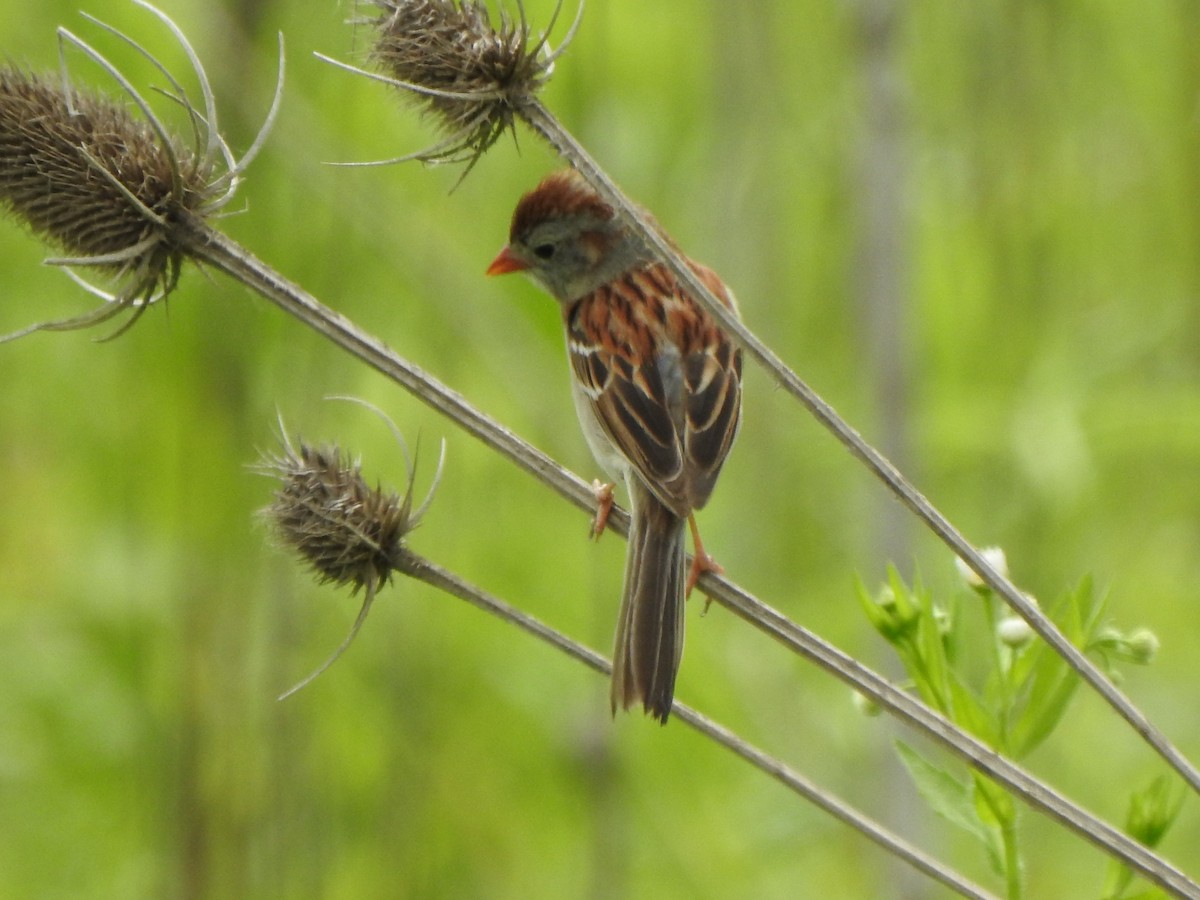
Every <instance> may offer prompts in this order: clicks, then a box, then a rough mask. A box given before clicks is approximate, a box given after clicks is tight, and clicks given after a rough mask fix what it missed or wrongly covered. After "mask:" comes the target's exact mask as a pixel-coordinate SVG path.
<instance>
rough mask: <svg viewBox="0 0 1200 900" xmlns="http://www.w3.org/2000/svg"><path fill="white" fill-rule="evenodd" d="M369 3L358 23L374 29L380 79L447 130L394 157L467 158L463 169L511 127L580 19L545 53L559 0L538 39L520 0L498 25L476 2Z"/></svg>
mask: <svg viewBox="0 0 1200 900" xmlns="http://www.w3.org/2000/svg"><path fill="white" fill-rule="evenodd" d="M371 5H373V6H375V7H377V8H378V10H379V14H378V15H376V16H371V17H363V18H361V19H359V20H358V21H359V23H360V24H365V25H368V26H369V27H371V28H372V29H373V30H374V32H375V38H374V42H373V44H372V47H371V50H370V58H371V60H372V62H374V63H375V64H376V65H377V66H378V67H379V68H380V69H381V70H382V71H383V72H385V73H386V75H387V77H386V78H384V79H383V80H385V81H387V82H388V83H390V84H393V85H395V86H396V87H399V88H401V89H403V90H405V91H406V92H408V93H410V94H412V95H415V97H416V98H417V99H418V101H419V102H421V103H422V104H423V105H424V107H425V109H426V111H427V112H428V113H430V114H431V115H432V116H433V117H434V118H435V119H437V120H438V123H439V125H440V126H441V128H442V129H443V130H444V131H445V132H447V137H446V139H445V140H443V141H441V142H440V143H438V144H435V145H434V146H433V147H430V148H429V149H427V150H423V151H420V152H418V153H414V154H411V155H410V156H407V157H401V158H400V159H420V160H424V161H427V162H460V161H463V160H467V161H469V164H468V166H467V167H466V171H470V169H471V166H473V165H474V164H475V162H476V161H477V160H478V159H479V157H480V156H482V155H483V154H484V153H485V152H486V151H487V150H488V149H489V148H490V147H491V146H492V145H493V144H494V143H495V142H496V141H497V140H499V138H500V136H501V135H502V134H504V132H505V131H506V130H508V129H511V128H512V126H513V117H514V112H515V111H516V110H517V109H518V108H519V107H520V106H521V105H522V103H523V102H524V101H526V100H527V99H528V98H531V97H533V95H534V94H536V93H537V91H538V90H540V89H541V87H542V85H543V84H545V82H546V80H547V79H548V78H549V77H550V73H551V71H552V70H553V68H554V61H555V60H556V59H557V58H558V56H559V55H560V54H561V53H562V52H563V50H565V49H566V46H567V44H569V43H570V41H571V38H572V37H573V36H574V33H575V30H576V28H577V27H578V24H579V18H578V16H577V17H576V20H575V23H574V24H573V25H572V26H571V28H570V30H569V31H568V32H567V35H566V36H565V37H564V39H563V41H562V43H561V45H560V46H559V47H558V49H557V50H554V51H552V52H551V51H549V50H548V45H547V39H548V37H549V34H550V31H551V30H552V29H553V27H554V23H555V21H556V20H557V17H558V13H559V10H560V8H561V3H560V4H559V5H558V6H556V7H555V10H554V15H553V17H552V18H551V21H550V23H549V25H548V26H547V28H546V30H545V31H544V32H542V33H541V35H540V36H536V37H535V36H534V34H533V31H532V29H531V27H530V25H529V24H528V22H527V21H526V19H525V9H524V6H523V5H522V4H521V3H520V0H518V3H517V7H518V13H519V14H518V17H517V19H516V20H514V19H513V18H512V17H511V16H509V15H508V14H506V13H504V12H503V11H502V12H501V13H500V15H499V23H498V25H496V26H493V24H492V20H491V16H490V15H489V13H488V9H487V6H486V4H485V3H484V2H482V0H373V2H372V4H371ZM579 11H580V14H582V11H583V5H582V2H581V3H580V7H579ZM368 74H369V73H368ZM373 77H374V76H373ZM396 161H399V159H397V160H389V162H396ZM464 175H465V172H464Z"/></svg>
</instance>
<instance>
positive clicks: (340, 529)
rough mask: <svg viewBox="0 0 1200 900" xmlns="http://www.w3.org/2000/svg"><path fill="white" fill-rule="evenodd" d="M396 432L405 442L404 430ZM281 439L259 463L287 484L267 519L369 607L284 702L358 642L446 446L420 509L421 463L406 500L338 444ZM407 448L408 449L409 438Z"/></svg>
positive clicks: (410, 466) (320, 572)
mask: <svg viewBox="0 0 1200 900" xmlns="http://www.w3.org/2000/svg"><path fill="white" fill-rule="evenodd" d="M388 424H389V425H391V423H390V422H389V423H388ZM392 429H393V433H394V434H395V435H396V437H397V439H398V440H400V436H399V433H398V431H396V429H395V427H394V426H392ZM280 434H281V435H283V437H282V441H281V442H282V447H281V449H280V450H279V451H278V452H276V453H273V454H264V456H263V458H262V459H261V460H260V462H259V463H258V465H257V466H256V468H257V470H258V471H260V472H262V473H264V474H267V475H271V476H273V477H276V478H278V479H279V480H280V485H279V487H278V488H277V489H276V491H275V495H274V498H273V499H272V501H271V503H270V505H269V506H267V507H266V508H265V509H264V510H263V511H262V514H263V516H264V518H266V519H267V520H268V522H269V523H270V524H271V526H272V528H273V530H274V531H275V533H276V535H277V536H278V538H279V540H280V542H281V543H282V544H283V545H284V546H286V547H288V548H289V549H291V550H292V551H293V552H294V553H295V554H296V555H297V556H299V557H300V559H301V560H302V561H303V562H304V563H306V564H307V565H308V566H309V567H310V568H311V569H312V571H313V573H314V574H315V575H316V576H317V578H318V579H319V580H320V581H321V583H327V582H329V583H333V584H336V585H338V586H348V587H349V588H350V593H351V594H352V595H353V594H356V593H358V591H359V590H362V591H363V603H362V606H361V608H360V609H359V613H358V617H357V619H356V620H355V622H354V625H353V626H352V627H351V629H350V633H349V634H348V635H347V636H346V639H345V640H344V641H343V642H342V644H341V645H340V646H339V647H338V648H337V650H335V651H334V653H333V655H332V656H330V657H329V659H328V660H326V661H325V663H324V664H322V665H321V666H320V667H319V668H318V669H317V670H316V671H315V672H313V673H312V674H311V675H309V676H308V677H307V678H305V679H304V680H303V681H301V682H300V683H299V684H297V685H296V686H295V687H292V688H291V689H289V690H288V691H286V692H285V693H283V694H282V695H281V696H280V698H279V699H281V700H282V699H284V698H285V697H288V696H290V695H291V694H293V693H295V692H296V691H298V690H300V689H301V688H303V687H305V686H306V685H308V684H309V683H311V682H312V681H313V680H314V679H315V678H316V677H317V676H319V675H320V674H321V673H322V672H324V671H325V670H326V669H328V668H329V667H330V666H331V665H332V664H333V663H334V662H335V661H336V660H337V658H338V657H339V656H341V655H342V653H343V652H344V651H345V650H346V648H347V647H349V646H350V644H351V643H352V642H353V640H354V638H355V636H356V635H357V634H358V631H359V629H360V628H361V627H362V624H363V622H364V621H366V618H367V613H368V611H369V610H370V608H371V604H372V603H373V602H374V600H375V595H376V592H377V591H378V589H379V588H380V587H382V586H383V585H384V584H385V583H387V582H388V581H389V580H390V579H391V576H392V572H393V571H394V570H395V569H396V568H397V567H398V566H399V565H400V563H401V560H402V554H403V551H404V541H405V538H406V537H407V536H408V534H409V532H411V531H412V530H413V529H414V528H416V527H417V525H418V524H420V521H421V518H422V517H423V516H424V514H425V512H426V510H427V509H428V508H429V504H430V502H431V500H432V499H433V492H434V490H435V489H436V487H437V483H438V481H439V480H440V479H441V473H442V464H443V462H444V461H445V444H443V445H442V453H441V457H440V459H439V461H438V467H437V472H436V473H435V475H434V478H433V484H432V486H431V487H430V489H429V493H428V495H427V496H426V498H425V500H424V501H423V502H422V503H421V505H420V506H419V507H418V508H416V509H413V480H414V473H415V465H416V460H415V458H414V459H413V460H412V461H408V462H407V463H406V465H407V475H408V486H407V488H406V489H405V492H404V495H403V496H400V495H399V494H396V493H394V492H391V491H385V490H383V489H382V488H380V487H378V486H376V487H371V486H370V485H369V484H367V482H366V480H365V479H364V478H363V476H362V471H361V467H360V464H359V463H358V462H356V461H353V460H351V459H350V458H349V457H348V456H347V455H346V454H344V453H343V452H342V451H341V450H340V449H339V448H338V447H337V446H334V445H326V446H319V447H314V446H312V445H310V444H307V443H305V442H304V441H297V442H295V443H293V442H292V441H290V440H289V439H288V438H287V437H286V433H285V432H284V431H283V428H282V423H281V427H280ZM400 443H401V447H402V448H403V446H404V445H403V441H402V440H400Z"/></svg>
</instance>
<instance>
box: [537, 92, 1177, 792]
mask: <svg viewBox="0 0 1200 900" xmlns="http://www.w3.org/2000/svg"><path fill="white" fill-rule="evenodd" d="M516 111H517V115H519V116H520V117H521V118H522V119H523V120H524V121H525V122H526V124H528V125H529V127H530V128H532V129H533V130H534V131H535V132H537V133H538V134H539V135H541V136H542V137H543V138H545V139H546V141H548V142H549V143H550V145H551V146H552V147H554V149H555V150H557V151H558V152H559V153H560V154H561V155H562V156H563V157H564V158H565V159H567V160H569V161H570V162H571V163H572V164H573V165H574V166H576V167H577V168H578V169H579V170H580V171H581V172H582V173H583V174H584V175H585V176H586V177H587V179H588V181H590V182H591V183H592V186H593V187H594V188H595V189H596V190H597V192H598V193H599V194H600V196H601V197H602V198H603V199H604V200H605V202H607V203H609V204H610V205H611V206H612V207H613V209H614V210H615V211H616V213H617V215H618V216H619V217H620V219H621V221H622V222H623V223H624V224H625V225H626V226H627V227H628V228H630V229H631V230H633V231H634V232H635V233H636V234H639V235H640V236H641V237H642V238H643V239H644V240H645V242H646V244H647V246H648V247H649V248H650V249H651V250H653V251H654V253H655V254H656V255H657V256H658V257H660V258H661V259H662V260H663V262H665V263H666V264H667V266H668V267H669V268H670V269H671V272H672V273H673V274H674V275H675V277H676V278H677V279H679V281H680V282H681V283H682V284H683V285H684V286H685V287H686V288H687V290H688V291H689V292H690V293H691V294H692V295H693V296H694V297H696V299H697V300H698V301H699V302H700V304H701V305H702V306H703V307H704V308H705V310H706V311H707V312H708V313H709V314H710V315H711V316H712V317H713V318H714V319H716V320H717V321H718V322H719V323H720V325H721V327H722V328H723V329H724V330H725V331H726V332H727V333H728V334H729V335H730V337H732V338H733V340H734V341H735V342H736V343H737V344H738V346H739V347H741V348H742V349H743V350H744V351H745V352H746V353H747V354H749V356H750V357H751V358H752V359H754V361H755V362H757V363H758V364H759V365H760V366H762V367H763V369H765V370H766V371H767V373H768V374H769V375H770V376H771V377H772V378H773V379H774V380H775V381H776V382H777V383H778V384H779V385H781V386H782V387H783V388H784V389H785V390H787V391H788V393H790V394H792V396H794V397H795V398H796V399H797V400H799V401H800V403H801V404H803V406H804V407H805V408H806V409H807V410H808V411H809V412H810V413H811V414H812V415H813V416H814V418H816V419H817V421H818V422H820V423H821V424H822V425H823V426H825V428H826V429H827V430H829V431H830V432H831V433H832V434H833V435H834V437H835V438H837V440H838V442H839V443H841V444H842V446H844V447H845V448H846V449H847V450H849V451H850V453H851V454H852V455H853V456H854V457H856V458H857V459H858V460H859V461H860V462H862V463H863V464H864V465H865V466H866V467H867V468H868V469H869V470H870V471H871V472H872V474H874V475H875V476H876V477H878V478H879V479H880V480H881V481H882V482H883V483H884V485H886V487H887V489H888V490H889V491H891V492H892V493H893V494H895V495H896V497H898V498H899V499H900V501H901V502H903V503H904V505H905V506H907V507H908V508H909V509H910V510H911V511H912V512H913V513H914V514H915V515H916V516H917V517H918V518H919V519H920V520H921V521H922V522H924V523H925V525H926V526H927V527H928V528H929V529H930V530H931V531H932V532H933V533H934V534H935V535H937V536H938V538H940V539H941V541H942V542H943V543H944V544H946V546H948V547H949V548H950V549H951V550H953V551H954V553H955V554H956V555H957V556H958V557H959V558H961V559H962V560H963V562H965V563H966V564H967V565H968V566H970V568H971V569H972V570H973V571H975V572H976V573H977V574H978V575H979V577H980V578H982V579H983V581H984V582H985V583H986V584H987V585H988V586H989V587H991V588H992V589H993V590H994V591H996V593H998V594H999V595H1000V596H1001V597H1002V598H1003V599H1004V601H1005V602H1006V603H1007V604H1008V605H1009V606H1010V607H1012V608H1013V609H1014V610H1015V611H1016V612H1017V613H1018V614H1019V615H1020V616H1021V617H1022V618H1023V619H1025V621H1026V622H1028V623H1029V625H1030V626H1031V627H1032V628H1033V630H1034V631H1036V632H1037V633H1038V635H1040V636H1041V638H1042V639H1043V640H1044V641H1045V642H1046V643H1047V644H1049V645H1050V646H1051V647H1052V648H1053V649H1054V651H1055V652H1056V653H1058V654H1059V655H1060V656H1061V657H1062V658H1063V659H1065V660H1066V661H1067V662H1068V663H1069V664H1070V666H1071V667H1072V668H1073V669H1075V671H1077V672H1078V673H1079V674H1080V676H1081V677H1082V678H1083V680H1084V681H1086V682H1087V683H1088V684H1089V685H1091V687H1092V688H1093V689H1095V691H1096V692H1097V693H1098V694H1099V695H1100V696H1101V697H1103V698H1104V699H1105V701H1107V702H1108V704H1109V705H1110V706H1111V707H1112V708H1113V709H1114V710H1116V712H1117V714H1118V715H1120V716H1121V718H1123V719H1124V720H1125V721H1126V722H1128V723H1129V724H1130V725H1131V726H1132V727H1133V729H1134V730H1135V731H1136V732H1137V733H1138V734H1139V735H1141V737H1142V739H1143V740H1145V741H1146V743H1148V744H1149V745H1150V746H1151V747H1153V748H1154V749H1155V750H1156V751H1157V752H1158V753H1159V755H1160V756H1162V758H1163V759H1165V760H1166V761H1167V763H1169V764H1170V766H1171V767H1172V768H1173V769H1175V771H1177V772H1178V773H1179V774H1180V775H1181V776H1182V777H1183V778H1184V780H1186V781H1187V783H1188V784H1189V785H1190V786H1191V788H1192V790H1194V791H1196V792H1197V793H1200V770H1198V769H1197V768H1196V767H1195V766H1194V765H1193V764H1192V762H1191V761H1190V760H1189V759H1188V758H1187V757H1186V756H1184V755H1183V753H1181V752H1180V751H1179V749H1178V748H1176V747H1175V746H1174V745H1173V744H1172V743H1171V742H1170V741H1169V740H1168V739H1167V737H1166V736H1165V735H1164V734H1163V733H1162V732H1161V731H1159V730H1158V728H1156V727H1155V726H1154V724H1153V723H1152V722H1151V721H1150V720H1149V719H1148V718H1147V717H1146V715H1145V714H1144V713H1143V712H1142V711H1141V710H1140V709H1138V708H1137V706H1135V705H1134V704H1133V702H1132V701H1131V700H1129V698H1128V697H1126V696H1125V695H1124V694H1123V693H1122V692H1121V691H1120V690H1119V689H1118V688H1117V687H1116V686H1115V685H1114V684H1113V683H1112V682H1111V681H1110V680H1109V679H1108V678H1107V677H1106V676H1105V674H1104V673H1103V672H1101V671H1100V669H1099V667H1097V666H1096V665H1095V664H1094V663H1093V662H1092V661H1091V660H1089V659H1088V658H1087V657H1086V656H1085V655H1084V654H1083V651H1081V650H1080V649H1079V648H1078V647H1076V646H1075V645H1074V644H1072V643H1071V642H1070V641H1069V640H1068V639H1067V637H1066V636H1065V635H1064V634H1063V633H1062V632H1061V631H1059V629H1058V627H1057V626H1056V625H1055V624H1054V623H1053V622H1052V621H1050V619H1049V618H1047V617H1046V615H1045V614H1044V613H1043V612H1042V611H1041V610H1040V609H1038V608H1037V607H1036V606H1035V605H1034V604H1032V603H1031V602H1030V601H1029V599H1028V598H1027V597H1026V596H1025V595H1024V594H1022V593H1021V592H1020V591H1019V590H1018V589H1017V588H1016V586H1015V585H1013V583H1012V582H1011V581H1009V580H1008V579H1007V578H1005V577H1004V576H1003V575H1001V574H1000V573H999V572H997V571H996V570H995V569H994V568H993V567H992V566H991V565H990V564H989V563H988V562H987V560H986V559H984V558H983V556H982V555H981V554H980V553H979V551H977V550H976V549H975V548H974V547H973V546H972V545H971V544H970V543H969V542H968V541H967V539H966V538H965V537H964V536H963V535H962V534H961V533H960V532H959V531H958V529H956V528H955V527H954V526H953V525H952V524H951V523H950V521H949V520H948V519H947V518H946V517H945V516H944V515H942V513H941V512H939V511H938V509H937V508H936V507H935V506H934V505H933V504H932V503H930V502H929V500H927V499H926V498H925V496H924V495H923V494H922V493H921V492H920V491H918V490H917V489H916V487H914V486H913V485H912V484H911V483H910V482H909V481H908V479H907V478H905V477H904V475H903V474H902V473H901V472H900V470H899V469H897V468H896V467H895V466H894V465H892V464H891V463H890V462H889V461H888V460H887V459H886V458H885V457H884V456H883V454H882V453H880V452H879V451H878V450H876V449H875V448H874V447H872V446H871V445H870V444H869V443H867V442H866V441H865V440H864V439H863V437H862V436H861V435H860V434H859V433H858V432H857V431H855V430H854V428H852V427H851V426H850V425H849V423H847V422H846V421H845V419H843V418H842V417H841V416H840V415H838V413H837V411H836V410H834V408H833V407H832V406H830V405H829V404H828V403H826V402H825V401H824V400H823V399H822V398H821V397H820V396H819V395H818V394H817V393H816V391H814V390H813V389H812V388H811V387H809V386H808V384H806V383H805V382H804V381H803V380H802V379H801V378H800V376H799V375H797V374H796V373H795V372H793V371H792V370H791V369H790V368H789V367H788V366H787V365H786V364H785V363H784V362H783V360H781V359H780V358H779V357H778V356H777V355H776V354H775V352H774V351H773V350H771V348H770V347H768V346H767V345H766V344H765V343H764V342H763V341H762V340H761V339H760V338H759V337H758V336H757V335H755V334H754V333H753V332H752V331H750V329H749V328H747V327H746V326H745V325H744V324H742V322H741V321H739V320H738V319H737V317H736V316H734V315H733V313H732V312H731V311H730V310H729V309H727V308H726V307H725V305H724V304H723V303H721V302H720V300H718V299H717V297H715V296H714V295H713V293H712V291H711V290H709V289H708V288H707V287H706V286H705V285H704V283H703V282H702V281H701V280H700V279H699V277H697V275H696V273H695V272H693V271H692V269H691V268H690V267H689V266H688V265H687V264H686V262H685V260H684V259H683V257H682V256H681V255H680V253H679V251H678V250H676V249H675V248H674V247H672V246H671V244H670V243H669V242H668V241H667V240H666V238H665V237H664V236H663V235H662V233H661V232H659V231H658V229H656V228H654V227H653V226H651V225H650V224H649V223H648V222H647V221H646V220H645V216H644V215H643V214H642V213H640V212H639V211H638V209H637V207H636V206H635V205H634V204H633V203H632V202H631V201H630V200H629V199H628V198H627V197H626V196H625V195H624V194H623V193H622V192H621V190H620V188H618V187H617V185H616V184H615V183H614V182H613V180H612V179H611V178H609V177H608V175H607V174H606V173H605V172H604V170H603V169H602V168H601V167H600V166H599V164H598V163H597V162H596V161H595V160H594V159H592V157H591V155H590V154H589V153H588V152H587V150H586V149H585V148H584V147H583V146H582V145H581V144H580V143H579V142H578V141H576V140H575V138H574V137H573V136H572V135H571V134H570V132H568V131H567V130H566V128H564V127H563V125H562V124H561V123H560V122H559V121H558V119H557V118H556V117H555V116H554V114H553V113H551V112H550V111H549V110H548V109H546V107H545V106H544V105H543V104H542V103H541V101H539V100H538V99H537V98H535V97H527V98H524V99H523V102H522V103H521V104H520V105H518V106H517V109H516ZM704 586H705V582H704V579H701V587H704Z"/></svg>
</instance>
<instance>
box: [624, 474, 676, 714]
mask: <svg viewBox="0 0 1200 900" xmlns="http://www.w3.org/2000/svg"><path fill="white" fill-rule="evenodd" d="M630 481H631V482H633V483H632V484H631V485H630V494H631V497H630V499H631V501H632V504H631V505H632V525H631V528H630V531H629V550H628V552H627V555H626V558H625V587H624V592H623V595H622V598H621V613H620V618H619V621H618V624H617V639H616V646H615V649H614V650H613V680H612V708H613V712H614V713H616V711H617V709H618V707H619V708H622V709H629V708H630V707H631V706H633V705H634V704H635V703H637V702H638V701H641V703H642V707H643V708H644V709H645V711H646V712H647V713H649V714H650V715H651V716H652V717H654V718H655V719H658V720H659V721H660V722H663V723H666V721H667V716H668V714H669V713H670V712H671V702H672V699H673V698H674V695H675V673H676V672H677V671H678V670H679V660H680V658H681V657H682V655H683V627H684V616H683V613H684V545H685V542H686V537H687V520H686V519H681V518H679V517H678V516H677V515H675V514H674V513H673V512H671V510H670V509H668V508H667V507H665V506H663V504H662V503H661V502H660V501H659V500H658V499H657V498H656V497H655V496H654V495H653V494H652V493H650V491H649V490H647V489H646V488H645V487H643V486H642V485H641V484H640V483H638V482H637V481H636V479H630Z"/></svg>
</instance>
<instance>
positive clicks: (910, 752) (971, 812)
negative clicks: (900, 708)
mask: <svg viewBox="0 0 1200 900" xmlns="http://www.w3.org/2000/svg"><path fill="white" fill-rule="evenodd" d="M896 751H897V753H899V754H900V761H901V762H902V763H904V768H905V769H907V770H908V774H909V777H910V778H912V780H913V784H915V785H916V787H917V791H918V792H919V793H920V794H921V796H922V798H924V800H925V802H926V803H928V804H929V807H930V809H932V810H933V811H934V812H935V813H937V815H939V816H940V817H942V818H943V819H945V820H946V821H947V822H949V823H951V824H952V825H955V826H957V827H959V828H961V829H963V830H964V831H966V832H969V833H970V834H973V835H974V836H975V837H976V838H978V839H979V841H980V842H981V843H983V844H984V845H987V844H988V843H989V842H990V837H989V835H988V834H987V828H986V826H985V825H984V824H983V822H981V821H980V820H979V817H978V815H977V814H976V810H975V798H974V791H973V790H972V787H971V784H970V783H969V782H966V781H960V780H959V779H957V778H955V777H954V775H952V774H951V773H950V772H949V771H947V770H946V769H944V768H942V767H941V766H938V765H936V764H935V763H932V762H930V761H929V760H928V759H926V758H925V757H924V756H922V755H921V754H920V753H918V752H917V751H916V750H914V749H913V748H912V747H910V746H909V745H908V744H906V743H904V741H896Z"/></svg>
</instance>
